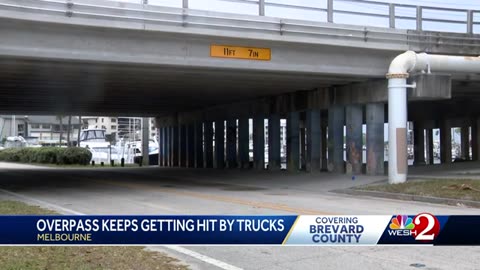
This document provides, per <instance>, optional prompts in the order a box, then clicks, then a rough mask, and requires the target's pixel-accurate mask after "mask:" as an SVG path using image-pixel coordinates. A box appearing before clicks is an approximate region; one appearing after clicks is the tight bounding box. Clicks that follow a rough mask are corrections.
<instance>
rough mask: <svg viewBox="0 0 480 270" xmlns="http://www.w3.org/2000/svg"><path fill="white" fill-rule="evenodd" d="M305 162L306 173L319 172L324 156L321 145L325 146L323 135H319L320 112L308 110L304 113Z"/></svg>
mask: <svg viewBox="0 0 480 270" xmlns="http://www.w3.org/2000/svg"><path fill="white" fill-rule="evenodd" d="M305 122H306V140H307V142H306V160H305V169H306V171H307V172H319V171H320V170H321V164H320V163H321V160H322V158H323V156H324V155H325V154H324V153H323V152H322V148H323V147H322V144H325V141H323V139H324V136H322V135H324V134H322V133H321V116H320V110H318V109H310V110H307V112H306V120H305Z"/></svg>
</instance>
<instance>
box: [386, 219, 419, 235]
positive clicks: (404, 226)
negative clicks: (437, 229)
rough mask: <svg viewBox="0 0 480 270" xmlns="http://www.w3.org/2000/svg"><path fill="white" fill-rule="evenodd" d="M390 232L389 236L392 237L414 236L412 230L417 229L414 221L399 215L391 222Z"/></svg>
mask: <svg viewBox="0 0 480 270" xmlns="http://www.w3.org/2000/svg"><path fill="white" fill-rule="evenodd" d="M389 227H390V230H388V234H389V235H390V236H412V234H414V233H412V232H415V231H412V229H414V228H415V224H413V219H412V218H411V217H409V216H407V215H397V216H396V217H393V218H392V220H391V222H390V226H389Z"/></svg>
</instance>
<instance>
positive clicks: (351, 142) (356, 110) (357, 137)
mask: <svg viewBox="0 0 480 270" xmlns="http://www.w3.org/2000/svg"><path fill="white" fill-rule="evenodd" d="M345 114H346V117H345V122H346V133H347V134H346V150H347V165H346V171H347V173H348V174H361V173H362V165H363V163H362V158H363V138H362V125H363V106H362V105H348V106H346V108H345Z"/></svg>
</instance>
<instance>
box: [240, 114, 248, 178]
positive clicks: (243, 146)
mask: <svg viewBox="0 0 480 270" xmlns="http://www.w3.org/2000/svg"><path fill="white" fill-rule="evenodd" d="M248 135H249V119H248V117H240V118H239V119H238V157H239V160H240V168H242V169H248V168H249V167H250V161H249V151H250V150H249V147H250V145H249V136H248Z"/></svg>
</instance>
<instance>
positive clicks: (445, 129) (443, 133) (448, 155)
mask: <svg viewBox="0 0 480 270" xmlns="http://www.w3.org/2000/svg"><path fill="white" fill-rule="evenodd" d="M440 161H441V162H442V164H445V163H452V130H451V127H450V125H449V123H448V121H447V120H442V123H441V128H440Z"/></svg>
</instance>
